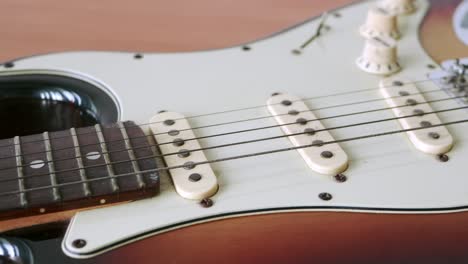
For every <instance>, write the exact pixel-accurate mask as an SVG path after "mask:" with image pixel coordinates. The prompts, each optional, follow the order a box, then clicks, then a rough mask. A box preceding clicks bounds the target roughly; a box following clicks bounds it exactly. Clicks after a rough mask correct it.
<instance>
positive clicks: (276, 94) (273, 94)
mask: <svg viewBox="0 0 468 264" xmlns="http://www.w3.org/2000/svg"><path fill="white" fill-rule="evenodd" d="M280 94H281V93H272V94H271V96H278V95H280Z"/></svg>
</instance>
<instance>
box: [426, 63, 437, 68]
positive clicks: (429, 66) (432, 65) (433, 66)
mask: <svg viewBox="0 0 468 264" xmlns="http://www.w3.org/2000/svg"><path fill="white" fill-rule="evenodd" d="M427 67H428V68H429V69H435V68H437V67H436V66H435V65H434V64H428V65H427Z"/></svg>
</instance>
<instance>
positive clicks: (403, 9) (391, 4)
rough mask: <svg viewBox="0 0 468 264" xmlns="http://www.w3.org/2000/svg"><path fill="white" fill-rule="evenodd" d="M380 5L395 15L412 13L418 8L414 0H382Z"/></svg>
mask: <svg viewBox="0 0 468 264" xmlns="http://www.w3.org/2000/svg"><path fill="white" fill-rule="evenodd" d="M378 6H379V7H380V8H383V9H385V10H386V11H387V12H389V13H390V14H393V15H403V14H411V13H413V12H414V11H415V10H416V7H415V6H414V0H381V2H380V3H379V4H378Z"/></svg>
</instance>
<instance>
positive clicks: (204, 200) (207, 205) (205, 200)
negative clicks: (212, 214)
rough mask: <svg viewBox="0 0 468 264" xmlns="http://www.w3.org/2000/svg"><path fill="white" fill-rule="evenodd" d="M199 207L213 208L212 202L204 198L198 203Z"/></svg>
mask: <svg viewBox="0 0 468 264" xmlns="http://www.w3.org/2000/svg"><path fill="white" fill-rule="evenodd" d="M200 205H201V206H202V207H205V208H208V207H211V206H213V200H211V199H210V198H205V199H203V200H201V201H200Z"/></svg>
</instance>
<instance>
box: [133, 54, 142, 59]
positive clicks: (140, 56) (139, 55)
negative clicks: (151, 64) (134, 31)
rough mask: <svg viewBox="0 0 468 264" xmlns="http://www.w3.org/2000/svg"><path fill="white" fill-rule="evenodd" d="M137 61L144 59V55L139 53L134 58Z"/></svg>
mask: <svg viewBox="0 0 468 264" xmlns="http://www.w3.org/2000/svg"><path fill="white" fill-rule="evenodd" d="M133 57H134V58H135V59H143V54H140V53H137V54H135V55H134V56H133Z"/></svg>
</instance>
